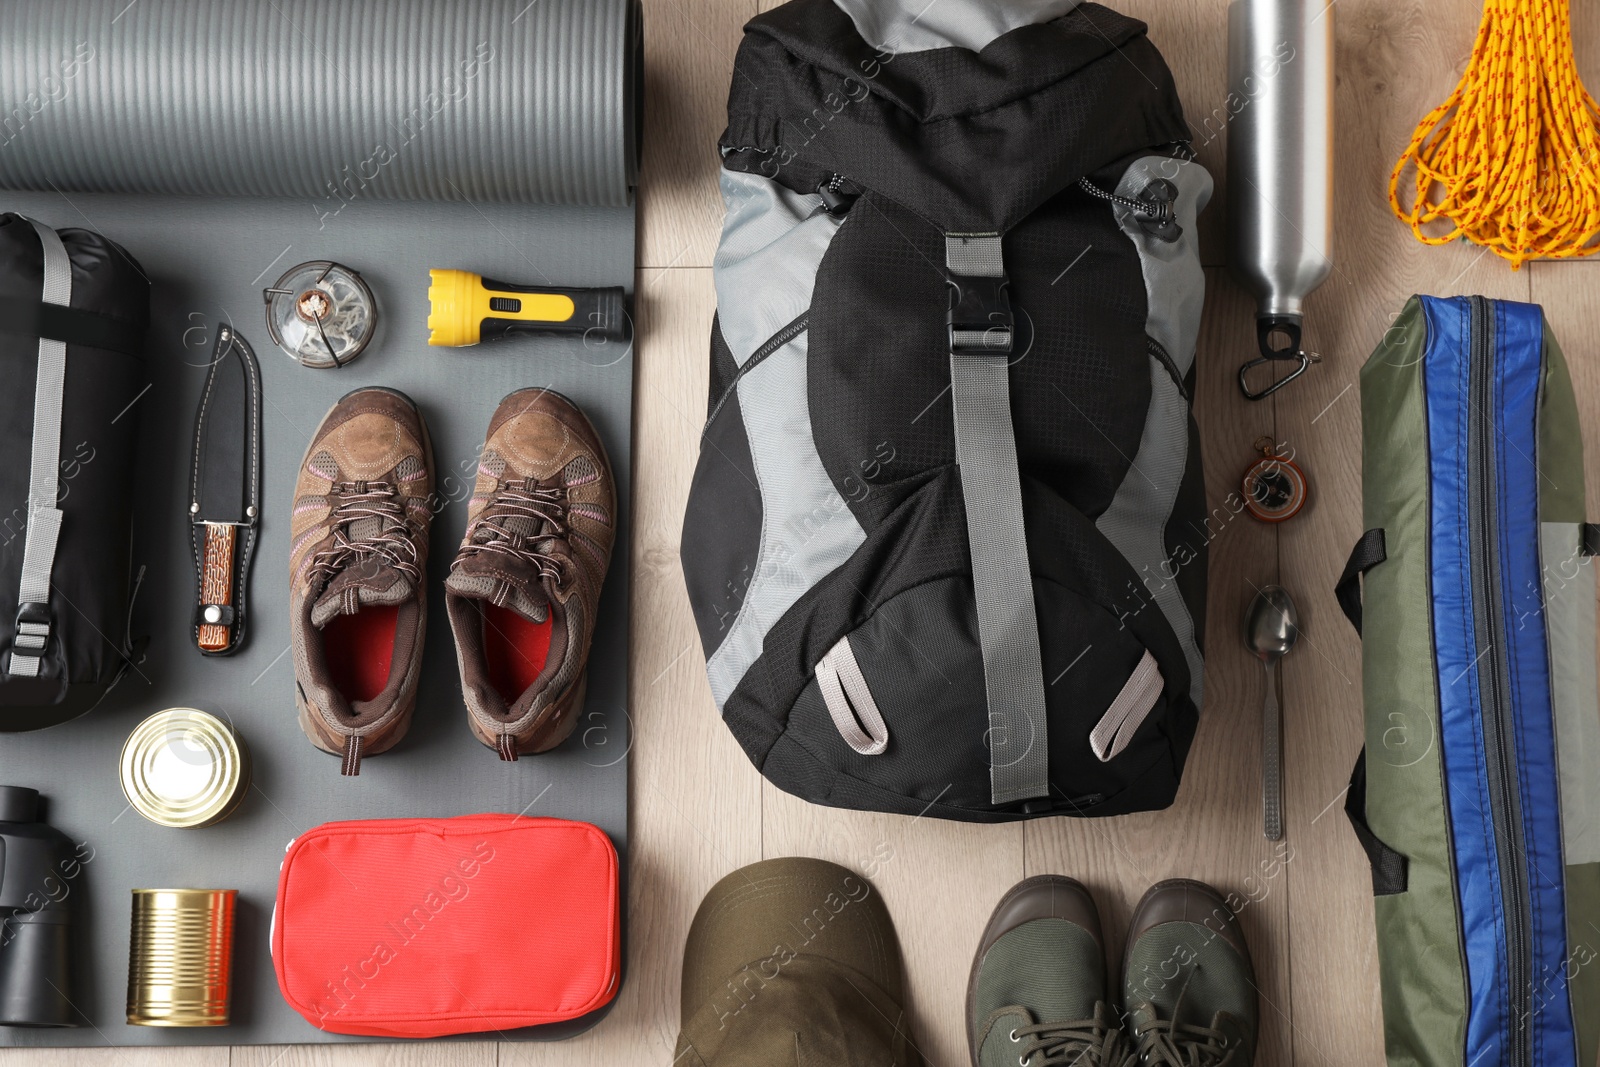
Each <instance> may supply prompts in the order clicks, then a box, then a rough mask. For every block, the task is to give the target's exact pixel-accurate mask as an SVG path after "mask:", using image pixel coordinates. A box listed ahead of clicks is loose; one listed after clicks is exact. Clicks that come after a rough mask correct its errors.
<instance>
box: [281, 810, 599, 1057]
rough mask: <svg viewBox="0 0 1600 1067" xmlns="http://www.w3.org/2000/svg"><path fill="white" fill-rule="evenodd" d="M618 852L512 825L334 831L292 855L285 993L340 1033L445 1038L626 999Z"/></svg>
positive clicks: (390, 822)
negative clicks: (621, 986) (621, 990)
mask: <svg viewBox="0 0 1600 1067" xmlns="http://www.w3.org/2000/svg"><path fill="white" fill-rule="evenodd" d="M621 940H622V939H621V930H620V916H619V897H618V875H617V850H616V849H615V848H614V847H613V846H612V844H611V840H610V838H608V837H606V835H605V834H604V833H603V832H601V831H600V830H599V829H598V828H597V827H594V826H591V825H589V824H588V823H582V822H568V821H566V820H564V819H532V818H527V817H524V816H517V815H464V816H461V817H460V818H455V819H375V820H369V821H358V822H332V823H324V824H323V825H321V826H318V827H317V828H315V829H313V830H310V831H308V832H307V833H304V834H302V835H301V836H300V837H298V838H296V839H295V840H294V841H293V842H291V843H290V845H289V851H288V854H287V855H286V856H285V857H284V860H283V868H282V870H281V872H280V874H279V876H278V900H277V904H276V906H275V907H274V909H273V916H272V962H273V966H274V968H275V969H276V970H277V972H278V988H279V989H280V990H281V991H282V992H283V997H284V999H285V1000H287V1001H288V1002H289V1005H290V1007H292V1008H294V1010H295V1011H297V1012H299V1013H300V1014H301V1015H302V1016H304V1017H305V1019H306V1021H307V1022H309V1023H311V1025H312V1026H315V1027H318V1028H319V1029H322V1030H328V1031H331V1032H333V1033H338V1034H364V1035H369V1036H375V1037H438V1036H441V1035H444V1034H464V1033H475V1032H478V1031H483V1030H509V1029H513V1028H515V1027H521V1026H533V1025H537V1024H540V1023H553V1022H561V1021H564V1020H567V1019H574V1018H577V1017H578V1016H580V1015H585V1014H587V1013H589V1012H591V1011H594V1010H595V1009H597V1008H600V1007H603V1006H604V1005H606V1004H607V1003H609V1002H610V1001H611V999H612V997H614V996H616V993H617V985H618V981H619V973H620V968H621V959H622V957H621Z"/></svg>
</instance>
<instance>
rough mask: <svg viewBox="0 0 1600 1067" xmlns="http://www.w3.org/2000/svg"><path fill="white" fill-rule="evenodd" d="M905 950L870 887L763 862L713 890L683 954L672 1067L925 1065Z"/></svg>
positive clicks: (824, 870) (794, 865) (821, 865)
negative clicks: (904, 969) (916, 1039)
mask: <svg viewBox="0 0 1600 1067" xmlns="http://www.w3.org/2000/svg"><path fill="white" fill-rule="evenodd" d="M904 1000H905V984H904V981H903V979H902V977H901V960H900V944H899V941H898V940H897V939H896V938H895V933H894V924H893V923H892V922H891V921H890V920H889V912H888V910H887V909H886V908H885V907H884V905H883V900H882V898H881V897H880V896H879V895H878V892H877V890H875V889H874V888H873V887H872V883H870V882H868V881H867V880H866V879H865V878H863V877H861V876H860V875H859V874H856V873H855V872H854V871H851V870H849V869H848V868H845V867H841V866H839V865H838V864H836V863H828V862H826V861H824V860H814V859H805V858H802V857H791V858H787V859H776V860H763V861H762V862H760V863H753V864H751V865H750V866H748V867H743V868H741V869H739V870H737V871H734V872H733V873H732V874H730V875H728V876H727V877H726V878H724V879H722V881H720V882H718V883H717V884H716V885H714V886H712V887H711V891H710V892H709V893H707V894H706V898H705V900H703V901H701V903H700V910H699V911H698V912H696V913H695V917H694V923H693V924H692V925H691V926H690V927H689V938H688V942H687V944H685V946H684V953H683V1030H682V1032H681V1033H680V1035H679V1037H678V1048H677V1053H676V1055H675V1057H674V1060H673V1063H674V1064H675V1067H696V1065H703V1067H779V1065H781V1067H791V1065H793V1064H795V1063H797V1062H798V1063H800V1064H805V1065H810V1064H812V1063H816V1064H834V1065H839V1067H856V1065H861V1067H866V1065H868V1064H871V1065H874V1067H884V1065H891V1067H921V1064H922V1057H921V1056H920V1055H919V1054H918V1053H917V1051H916V1049H915V1047H914V1046H913V1045H912V1044H911V1037H910V1031H909V1027H908V1023H907V1019H906V1014H905V1008H904V1007H903V1004H904Z"/></svg>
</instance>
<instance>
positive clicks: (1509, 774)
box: [1468, 296, 1533, 1067]
mask: <svg viewBox="0 0 1600 1067" xmlns="http://www.w3.org/2000/svg"><path fill="white" fill-rule="evenodd" d="M1469 301H1470V308H1471V332H1470V349H1471V351H1470V354H1469V357H1468V358H1469V363H1468V378H1469V388H1470V389H1471V392H1472V403H1473V407H1474V408H1476V411H1475V412H1474V413H1473V415H1472V417H1471V419H1470V420H1469V423H1468V449H1469V453H1470V456H1471V463H1470V466H1469V468H1468V488H1469V494H1470V498H1471V500H1472V516H1471V519H1472V521H1471V531H1470V535H1469V537H1470V541H1471V567H1472V580H1473V598H1472V602H1473V624H1474V630H1475V636H1476V640H1477V645H1478V648H1479V649H1480V650H1481V651H1480V653H1479V655H1480V656H1481V657H1482V658H1481V659H1480V660H1479V668H1478V699H1479V703H1480V704H1481V710H1482V715H1483V743H1484V749H1485V750H1486V751H1485V755H1486V759H1485V761H1484V764H1485V777H1486V779H1487V781H1488V784H1489V813H1490V818H1491V821H1492V822H1493V824H1494V837H1495V855H1496V858H1497V861H1498V863H1499V867H1500V895H1501V905H1502V910H1503V912H1504V914H1505V931H1506V933H1505V939H1506V945H1505V947H1506V983H1507V989H1508V994H1509V997H1510V1005H1509V1008H1510V1014H1509V1019H1510V1022H1509V1024H1508V1026H1509V1029H1510V1033H1509V1035H1508V1036H1509V1040H1510V1048H1509V1049H1508V1056H1507V1059H1506V1063H1507V1064H1508V1065H1509V1067H1532V1064H1533V1055H1532V1048H1531V1044H1530V1038H1529V1028H1530V1026H1531V1024H1532V1012H1533V1004H1532V998H1533V988H1532V984H1533V979H1532V956H1533V943H1532V933H1531V925H1532V923H1531V913H1532V910H1533V907H1532V902H1531V901H1530V899H1529V895H1528V879H1527V871H1526V870H1525V869H1524V867H1523V859H1522V857H1523V856H1525V855H1526V854H1527V852H1526V842H1525V840H1524V837H1525V835H1524V833H1523V825H1522V804H1521V796H1520V787H1519V785H1518V779H1517V772H1516V766H1517V754H1516V735H1515V715H1514V712H1513V709H1512V706H1511V672H1510V665H1509V663H1508V662H1507V657H1506V650H1505V642H1504V636H1505V635H1504V624H1505V621H1504V619H1503V617H1502V612H1501V603H1500V599H1501V575H1500V522H1499V503H1498V486H1497V481H1498V468H1497V467H1496V465H1495V433H1494V412H1495V405H1494V378H1495V374H1494V363H1495V349H1494V312H1493V308H1492V307H1491V306H1490V304H1489V301H1488V300H1486V299H1484V298H1483V297H1481V296H1474V297H1470V298H1469Z"/></svg>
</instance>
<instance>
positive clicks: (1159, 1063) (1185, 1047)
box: [1133, 983, 1238, 1067]
mask: <svg viewBox="0 0 1600 1067" xmlns="http://www.w3.org/2000/svg"><path fill="white" fill-rule="evenodd" d="M1188 992H1189V987H1188V984H1187V983H1185V984H1184V988H1183V990H1182V992H1180V993H1179V994H1178V1000H1177V1003H1175V1004H1174V1005H1173V1006H1172V1015H1173V1019H1177V1018H1178V1017H1179V1016H1180V1014H1181V1012H1180V1009H1181V1008H1182V1005H1183V998H1184V997H1185V996H1187V995H1188ZM1133 1033H1134V1039H1135V1040H1136V1041H1137V1042H1138V1044H1139V1054H1140V1055H1141V1056H1143V1057H1144V1062H1145V1064H1146V1067H1227V1065H1228V1064H1230V1063H1233V1062H1234V1053H1236V1052H1237V1051H1238V1049H1237V1048H1236V1047H1230V1046H1229V1044H1228V1035H1227V1034H1225V1033H1223V1032H1222V1031H1221V1030H1214V1029H1212V1028H1211V1027H1209V1026H1196V1025H1194V1024H1193V1023H1180V1022H1174V1021H1171V1020H1167V1019H1151V1020H1150V1021H1149V1022H1146V1023H1142V1024H1139V1025H1136V1026H1135V1027H1134V1031H1133Z"/></svg>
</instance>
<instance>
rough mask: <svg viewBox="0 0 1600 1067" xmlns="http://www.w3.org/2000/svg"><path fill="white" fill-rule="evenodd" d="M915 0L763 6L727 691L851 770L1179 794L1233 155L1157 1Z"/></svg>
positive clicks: (1001, 787) (696, 592) (889, 788)
mask: <svg viewBox="0 0 1600 1067" xmlns="http://www.w3.org/2000/svg"><path fill="white" fill-rule="evenodd" d="M906 6H907V8H909V9H910V10H907V11H903V12H902V11H900V10H898V8H897V7H896V6H895V5H893V4H885V3H881V2H874V3H870V4H869V3H867V2H866V0H837V2H835V0H793V2H791V3H788V4H785V5H784V6H782V7H780V8H777V9H776V10H773V11H771V12H768V13H766V14H763V15H760V16H758V17H757V18H755V19H754V20H752V21H751V22H750V23H749V24H748V25H747V26H746V27H745V38H744V42H743V44H742V45H741V47H740V49H739V54H738V58H737V61H736V63H735V67H734V75H733V83H732V89H731V92H730V94H729V102H728V129H727V132H726V133H725V134H724V135H723V138H722V144H721V150H722V163H723V167H722V175H721V184H722V191H723V195H724V198H725V200H726V207H727V217H726V221H725V223H724V227H723V234H722V242H721V245H720V247H719V249H718V252H717V255H716V260H715V268H716V269H715V277H716V286H717V304H718V315H717V319H716V321H715V323H714V324H713V326H712V335H711V389H710V415H709V418H708V420H707V423H706V427H705V430H704V433H703V436H702V446H701V455H700V461H699V465H698V467H697V469H696V471H695V476H694V484H693V487H692V490H691V493H690V499H689V507H688V515H687V517H686V520H685V526H684V533H683V546H682V559H683V568H684V575H685V578H686V580H687V584H688V590H689V596H690V600H691V602H692V604H693V608H694V612H695V617H696V622H697V624H698V627H699V630H700V636H701V640H702V642H703V644H704V647H705V654H706V659H707V670H708V673H709V675H710V679H711V689H712V693H713V695H714V696H715V698H716V701H717V704H718V706H719V707H720V708H721V711H722V715H723V718H724V720H725V721H726V722H727V724H728V726H729V728H730V729H732V730H733V732H734V735H735V736H736V737H737V738H738V739H739V742H740V744H741V745H743V747H744V749H745V752H746V753H747V754H748V755H749V757H750V759H751V760H752V761H754V763H755V765H756V766H757V767H758V768H759V769H760V770H761V773H762V774H763V775H765V776H766V777H767V778H768V779H769V780H771V781H772V782H773V783H774V784H776V785H777V786H779V787H780V788H782V789H785V790H787V791H788V792H791V793H794V794H796V795H798V796H801V797H804V798H805V799H807V800H810V801H813V802H816V803H820V804H829V805H833V806H837V807H846V808H859V809H870V810H877V811H891V812H902V813H906V814H910V815H922V814H926V815H932V816H937V817H943V818H951V819H966V820H975V821H995V820H1003V819H1012V818H1019V817H1029V816H1036V815H1046V814H1054V815H1096V816H1099V815H1120V814H1123V813H1126V812H1131V811H1141V810H1148V809H1152V808H1160V807H1165V806H1166V805H1168V804H1170V803H1171V801H1172V799H1173V796H1174V794H1175V793H1176V791H1177V787H1178V781H1179V777H1180V775H1181V773H1182V770H1183V764H1184V759H1185V757H1186V755H1187V753H1188V749H1189V743H1190V741H1191V739H1192V737H1193V735H1194V729H1195V722H1196V717H1197V715H1198V712H1199V708H1200V703H1201V692H1200V690H1201V678H1202V669H1203V664H1202V659H1201V649H1200V642H1201V629H1202V626H1203V624H1204V619H1205V583H1206V540H1207V537H1208V535H1209V532H1208V529H1207V516H1206V510H1205V500H1204V491H1203V485H1202V479H1201V470H1200V451H1199V447H1198V443H1197V439H1196V435H1195V427H1194V422H1193V419H1192V418H1191V417H1190V411H1189V401H1190V396H1191V394H1192V391H1193V380H1194V376H1193V362H1194V350H1195V340H1196V334H1197V332H1198V329H1199V322H1200V309H1201V304H1202V302H1203V298H1204V275H1203V273H1202V270H1201V267H1200V261H1199V257H1198V251H1197V250H1198V237H1197V233H1196V229H1195V217H1196V215H1197V214H1198V212H1199V211H1200V210H1201V209H1202V208H1203V207H1204V206H1205V204H1206V201H1207V200H1208V199H1209V197H1210V194H1211V179H1210V177H1209V176H1208V175H1207V174H1206V172H1205V170H1204V169H1203V168H1201V167H1200V166H1199V165H1198V164H1196V163H1194V162H1192V161H1191V160H1190V152H1189V148H1188V137H1189V131H1188V127H1187V126H1186V124H1185V123H1184V119H1183V112H1182V108H1181V106H1180V105H1179V102H1178V97H1177V92H1176V90H1175V88H1174V86H1173V81H1172V76H1171V73H1170V72H1169V71H1168V69H1167V67H1166V64H1165V62H1164V61H1163V60H1162V58H1161V56H1160V54H1159V53H1158V52H1157V51H1156V49H1155V47H1154V46H1153V45H1152V44H1151V43H1150V42H1149V40H1148V39H1147V38H1146V36H1145V27H1144V25H1143V23H1140V22H1138V21H1136V20H1134V19H1130V18H1124V17H1123V16H1121V15H1118V14H1116V13H1114V12H1112V11H1110V10H1108V9H1106V8H1104V7H1100V6H1098V5H1096V4H1090V3H1083V4H1078V3H1074V2H1072V0H1056V2H1053V3H1052V2H1046V3H1039V2H1033V3H1020V2H1017V0H1009V2H993V0H991V2H983V0H941V2H940V3H939V4H936V5H932V6H929V5H925V4H922V3H911V4H908V5H906Z"/></svg>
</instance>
